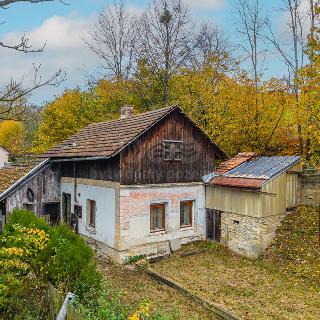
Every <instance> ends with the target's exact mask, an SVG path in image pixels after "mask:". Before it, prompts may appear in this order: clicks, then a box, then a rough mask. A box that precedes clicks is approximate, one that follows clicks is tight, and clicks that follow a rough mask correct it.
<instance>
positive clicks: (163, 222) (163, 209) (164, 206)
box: [150, 203, 166, 233]
mask: <svg viewBox="0 0 320 320" xmlns="http://www.w3.org/2000/svg"><path fill="white" fill-rule="evenodd" d="M155 208H162V225H163V228H162V229H154V226H153V225H152V224H153V217H154V209H155ZM163 231H166V204H165V203H151V204H150V233H156V232H163Z"/></svg>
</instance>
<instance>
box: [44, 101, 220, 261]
mask: <svg viewBox="0 0 320 320" xmlns="http://www.w3.org/2000/svg"><path fill="white" fill-rule="evenodd" d="M43 157H45V158H49V159H50V162H51V163H52V164H53V165H55V166H56V167H58V168H59V170H60V187H59V189H60V197H61V218H62V220H64V221H66V222H67V223H69V224H72V223H73V221H74V217H75V216H77V230H78V232H79V233H80V234H82V235H83V236H85V237H87V239H92V240H94V243H95V244H96V245H97V246H99V248H100V249H101V250H103V251H104V252H106V253H108V254H109V255H112V256H114V257H115V258H117V259H119V260H124V259H125V258H126V257H128V256H134V255H140V254H146V255H148V256H157V255H163V254H166V253H169V252H170V249H172V247H173V246H174V245H177V243H178V244H179V243H180V242H181V243H186V242H189V241H192V240H196V239H204V238H205V236H206V225H205V224H206V221H205V189H204V185H203V182H202V176H203V175H204V174H207V173H209V172H211V171H213V170H215V161H216V160H220V159H224V158H225V153H224V152H223V151H222V150H221V149H220V148H219V147H218V146H217V145H216V144H214V143H213V142H212V141H211V140H210V138H209V137H208V136H207V135H206V134H205V133H204V132H203V131H202V130H200V129H199V128H198V127H197V126H196V125H195V123H194V122H193V121H191V119H190V118H188V117H187V116H186V115H185V114H184V113H183V112H182V111H181V109H180V108H178V107H168V108H163V109H159V110H156V111H150V112H146V113H143V114H138V115H133V114H132V107H130V106H126V107H124V108H123V109H122V116H121V118H120V119H119V120H114V121H109V122H102V123H95V124H91V125H89V126H88V127H86V128H84V129H82V130H80V131H79V132H78V133H76V134H74V135H73V136H71V137H70V138H68V139H67V140H65V141H64V142H62V143H61V144H59V145H57V146H55V147H54V148H52V149H51V150H49V151H48V152H47V153H46V154H44V155H43ZM170 246H171V247H170Z"/></svg>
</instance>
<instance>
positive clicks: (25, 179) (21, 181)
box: [0, 159, 50, 201]
mask: <svg viewBox="0 0 320 320" xmlns="http://www.w3.org/2000/svg"><path fill="white" fill-rule="evenodd" d="M45 165H46V166H45ZM49 166H50V163H49V159H45V160H44V161H42V162H40V163H39V164H38V165H37V166H36V167H34V168H33V169H31V170H30V171H29V172H28V173H27V174H26V175H24V176H23V177H22V178H20V179H19V180H18V181H16V182H15V183H14V184H13V185H12V186H11V187H9V188H8V189H7V190H5V191H4V192H2V193H1V194H0V201H2V200H3V199H4V198H5V197H7V196H8V195H10V194H11V193H12V192H13V191H14V189H15V188H17V187H18V186H19V185H24V184H25V183H27V182H28V181H29V180H30V179H31V178H32V177H33V175H34V174H35V173H37V172H38V171H39V170H40V169H41V168H42V167H43V168H42V170H40V171H39V173H40V172H42V171H44V170H45V169H47V168H48V167H49Z"/></svg>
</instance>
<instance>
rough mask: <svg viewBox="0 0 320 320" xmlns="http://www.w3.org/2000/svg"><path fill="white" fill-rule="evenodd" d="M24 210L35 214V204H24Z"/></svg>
mask: <svg viewBox="0 0 320 320" xmlns="http://www.w3.org/2000/svg"><path fill="white" fill-rule="evenodd" d="M23 209H24V210H28V211H31V212H33V209H34V208H33V204H32V203H24V204H23Z"/></svg>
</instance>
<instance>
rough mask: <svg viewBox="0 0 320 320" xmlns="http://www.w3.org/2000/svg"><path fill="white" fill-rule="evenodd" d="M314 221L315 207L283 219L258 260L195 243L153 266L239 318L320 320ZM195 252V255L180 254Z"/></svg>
mask: <svg viewBox="0 0 320 320" xmlns="http://www.w3.org/2000/svg"><path fill="white" fill-rule="evenodd" d="M317 223H318V213H317V211H316V210H315V208H312V207H306V206H304V207H300V208H299V209H298V210H297V211H296V212H295V213H293V214H290V215H288V216H287V218H286V219H285V220H284V221H283V223H282V227H280V229H279V230H278V234H277V237H276V239H275V241H274V242H273V244H272V246H271V247H270V248H269V250H268V251H267V253H266V254H265V255H264V256H263V257H261V258H260V259H257V260H253V259H248V258H244V257H241V256H239V255H237V254H235V253H232V252H231V251H229V250H228V249H226V248H224V247H223V246H222V245H219V244H216V243H209V242H198V243H194V244H190V245H187V246H185V247H184V248H183V249H182V251H181V252H178V253H175V254H173V255H171V257H169V258H168V259H165V260H162V261H160V262H158V263H156V264H154V265H153V268H154V269H155V270H156V271H158V272H160V273H162V274H164V275H166V276H168V277H170V278H172V279H174V280H176V281H178V282H180V283H181V284H183V285H184V286H185V287H186V288H188V289H190V290H192V291H193V292H195V293H197V294H199V295H200V296H203V297H205V298H207V299H209V300H211V301H212V302H215V303H218V304H220V305H223V306H225V307H226V308H228V309H229V310H232V311H233V312H234V313H235V314H237V315H239V316H241V317H242V318H243V319H259V320H267V319H290V320H294V319H303V320H308V319H320V276H319V272H320V256H319V252H320V246H319V244H318V238H317V225H318V224H317ZM204 249H205V250H204ZM194 250H198V251H199V253H198V254H197V255H191V256H188V255H184V253H186V252H189V251H194Z"/></svg>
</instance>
